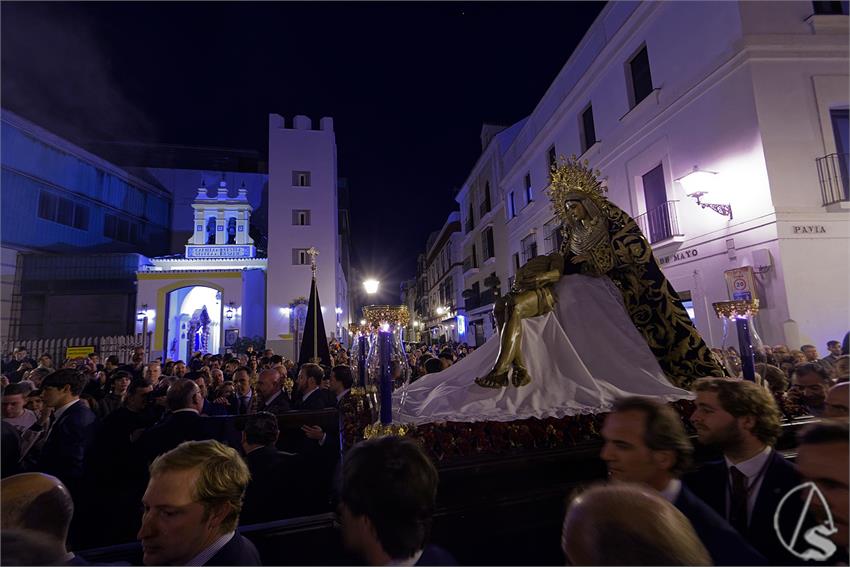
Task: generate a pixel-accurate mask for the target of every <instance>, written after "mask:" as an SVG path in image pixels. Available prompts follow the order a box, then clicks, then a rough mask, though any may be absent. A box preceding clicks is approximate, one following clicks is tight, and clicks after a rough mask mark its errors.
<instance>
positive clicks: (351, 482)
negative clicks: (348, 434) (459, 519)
mask: <svg viewBox="0 0 850 567" xmlns="http://www.w3.org/2000/svg"><path fill="white" fill-rule="evenodd" d="M438 482H439V476H438V475H437V469H436V468H435V467H434V465H433V463H431V460H430V459H429V458H428V455H426V454H425V452H424V451H423V450H422V448H421V447H420V446H419V445H418V444H417V443H416V442H415V441H412V440H410V439H405V438H401V437H394V436H388V437H379V438H376V439H369V440H368V441H364V442H362V443H358V444H357V445H355V446H354V447H353V448H352V449H351V451H349V453H348V455H346V459H345V461H344V462H343V467H342V477H341V482H340V494H339V498H340V504H339V517H340V523H341V528H342V539H343V543H344V545H345V546H346V548H348V550H349V551H352V552H354V553H356V554H357V555H359V556H361V557H362V559H363V560H364V561H365V562H366V563H367V564H368V565H390V564H395V565H401V564H405V565H454V564H455V561H454V558H453V557H452V556H451V555H450V554H449V553H448V552H446V551H444V550H442V549H440V548H438V547H436V546H432V545H429V544H428V541H427V539H428V535H429V533H430V531H431V530H430V527H431V518H432V516H433V514H434V508H435V506H436V498H437V484H438Z"/></svg>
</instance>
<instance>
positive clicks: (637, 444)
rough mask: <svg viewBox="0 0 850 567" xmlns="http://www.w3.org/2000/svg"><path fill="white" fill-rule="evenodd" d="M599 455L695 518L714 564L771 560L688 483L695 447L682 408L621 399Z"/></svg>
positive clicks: (622, 476) (613, 474)
mask: <svg viewBox="0 0 850 567" xmlns="http://www.w3.org/2000/svg"><path fill="white" fill-rule="evenodd" d="M602 438H603V439H604V440H605V444H604V445H603V446H602V451H601V453H600V455H599V456H600V457H601V458H602V460H603V461H605V464H606V465H607V466H608V476H609V477H610V478H611V480H612V481H614V482H615V483H620V482H634V483H638V484H642V485H644V486H647V487H649V488H651V489H653V490H655V491H657V492H658V494H659V495H661V497H663V498H664V499H665V500H667V501H668V502H670V503H671V504H673V506H675V507H676V508H677V509H678V510H679V511H680V512H682V514H684V515H685V517H686V518H687V519H688V520H690V522H691V524H692V525H693V527H694V531H695V532H696V535H697V537H699V539H700V541H702V543H703V545H705V548H706V549H707V550H708V553H709V554H710V555H711V559H712V562H713V564H714V565H765V564H766V563H767V561H766V560H765V558H764V557H762V556H761V554H759V553H758V552H757V551H756V550H754V549H753V548H752V547H750V545H749V544H748V543H747V542H746V541H745V540H744V538H743V537H742V536H741V535H740V534H738V533H737V532H736V531H735V530H734V529H732V527H731V526H730V525H729V524H728V523H727V522H726V520H724V519H723V518H721V517H720V516H719V515H718V514H717V512H715V511H714V510H712V509H711V508H710V507H709V506H708V505H707V504H705V503H704V502H703V501H702V500H700V499H699V498H697V497H696V496H694V494H693V493H692V492H691V491H690V490H688V488H687V487H685V486H684V485H683V484H682V482H681V480H679V479H680V477H681V474H682V473H683V472H685V471H686V470H688V468H689V467H690V463H691V456H692V454H693V447H692V446H691V442H690V440H689V439H688V435H687V433H685V428H684V426H683V425H682V420H681V418H680V417H679V414H678V413H676V411H675V410H674V409H673V408H672V407H670V406H669V405H667V404H665V403H663V402H658V401H656V400H653V399H651V398H644V397H637V396H633V397H628V398H621V399H619V400H617V402H616V403H615V404H614V411H612V412H611V413H609V414H608V415H607V416H606V417H605V425H604V426H603V427H602Z"/></svg>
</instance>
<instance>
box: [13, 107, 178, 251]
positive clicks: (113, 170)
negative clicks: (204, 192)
mask: <svg viewBox="0 0 850 567" xmlns="http://www.w3.org/2000/svg"><path fill="white" fill-rule="evenodd" d="M0 136H1V137H2V139H0V162H2V177H0V184H1V185H2V192H0V205H2V213H0V215H1V216H0V223H2V224H0V226H2V231H1V232H0V239H2V242H3V246H4V247H12V248H15V249H23V250H35V251H40V252H74V253H78V252H140V253H143V254H146V255H149V256H150V255H157V254H164V253H167V252H168V241H169V229H170V224H171V195H170V194H169V193H168V192H166V191H165V190H163V189H161V188H159V187H157V186H155V185H154V184H152V183H147V182H145V181H143V180H141V179H138V178H136V177H134V176H132V175H130V174H128V173H127V172H125V171H123V170H121V169H120V168H117V167H115V166H113V165H112V164H110V163H108V162H106V161H104V160H101V159H100V158H98V157H97V156H94V155H92V154H89V153H88V152H86V151H84V150H82V149H80V148H78V147H76V146H74V145H73V144H71V143H69V142H68V141H66V140H63V139H61V138H59V137H57V136H55V135H53V134H51V133H50V132H48V131H46V130H44V129H43V128H40V127H39V126H36V125H34V124H32V123H30V122H28V121H26V120H24V119H22V118H20V117H18V116H16V115H14V114H13V113H10V112H8V111H3V114H2V133H0Z"/></svg>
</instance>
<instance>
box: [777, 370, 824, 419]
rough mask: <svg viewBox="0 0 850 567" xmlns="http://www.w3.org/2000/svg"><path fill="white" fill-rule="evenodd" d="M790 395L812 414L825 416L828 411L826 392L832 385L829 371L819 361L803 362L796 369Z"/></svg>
mask: <svg viewBox="0 0 850 567" xmlns="http://www.w3.org/2000/svg"><path fill="white" fill-rule="evenodd" d="M791 382H792V385H791V390H790V391H789V392H788V397H789V398H790V399H791V400H792V401H794V402H796V403H797V404H799V405H800V406H802V407H803V408H804V409H805V410H806V411H808V412H809V414H810V415H813V416H815V417H821V416H823V413H824V411H826V405H825V402H826V392H827V390H829V387H830V386H831V385H832V380H830V377H829V371H828V370H827V369H826V368H824V367H823V366H821V365H820V364H817V363H809V364H801V365H800V366H798V367H797V368H795V369H794V375H793V376H792V378H791Z"/></svg>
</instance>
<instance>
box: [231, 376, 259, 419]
mask: <svg viewBox="0 0 850 567" xmlns="http://www.w3.org/2000/svg"><path fill="white" fill-rule="evenodd" d="M233 385H234V386H235V388H236V391H235V392H234V393H233V396H231V397H230V406H231V413H232V414H233V415H246V414H251V413H257V395H256V394H255V393H254V390H253V388H251V376H250V373H249V371H248V369H247V368H245V367H244V366H242V367H240V368H237V369H236V372H234V373H233Z"/></svg>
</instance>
